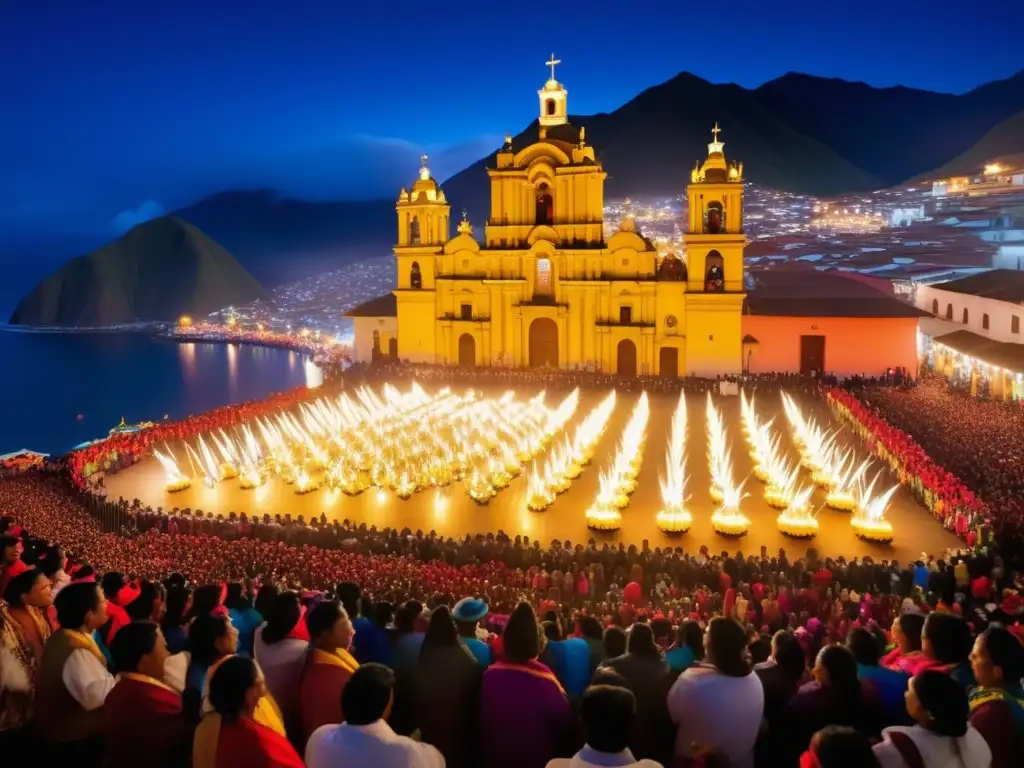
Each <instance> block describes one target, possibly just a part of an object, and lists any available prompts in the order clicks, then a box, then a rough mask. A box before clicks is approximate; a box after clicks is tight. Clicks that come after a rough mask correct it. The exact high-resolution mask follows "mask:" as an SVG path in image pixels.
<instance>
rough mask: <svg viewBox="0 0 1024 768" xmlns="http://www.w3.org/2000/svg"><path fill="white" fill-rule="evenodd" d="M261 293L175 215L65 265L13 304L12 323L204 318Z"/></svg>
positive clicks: (239, 268) (101, 323)
mask: <svg viewBox="0 0 1024 768" xmlns="http://www.w3.org/2000/svg"><path fill="white" fill-rule="evenodd" d="M262 295H263V288H262V287H261V286H260V284H259V283H258V282H256V280H255V279H254V278H253V277H252V275H250V274H249V273H248V272H246V271H245V269H244V268H243V267H242V266H241V265H240V264H239V263H238V262H237V261H236V260H235V259H234V257H233V256H232V255H231V254H230V253H228V252H227V251H226V250H225V249H224V248H223V247H222V246H221V245H219V244H218V243H216V242H214V241H213V240H211V239H210V238H209V237H208V236H207V235H205V234H204V233H203V232H201V231H200V230H199V229H197V228H196V227H194V226H192V225H191V224H189V223H187V222H185V221H182V220H181V219H179V218H177V217H175V216H164V217H162V218H159V219H153V220H152V221H147V222H146V223H144V224H140V225H139V226H137V227H135V228H133V229H132V230H130V231H129V232H128V233H127V234H125V235H124V236H123V237H121V238H120V239H118V240H115V241H114V242H112V243H110V244H109V245H105V246H104V247H102V248H100V249H99V250H97V251H93V252H92V253H90V254H88V255H85V256H78V257H77V258H74V259H71V260H70V261H68V262H67V263H66V264H64V266H62V267H61V268H60V269H58V270H57V271H56V272H54V273H53V274H51V275H50V276H49V277H47V278H46V279H44V280H43V281H42V282H41V283H39V285H37V286H36V287H35V288H34V289H33V290H32V291H31V292H30V293H29V294H28V295H27V296H25V298H23V299H22V300H21V301H20V302H19V303H18V306H17V308H16V309H15V310H14V314H13V315H12V316H11V320H10V322H11V323H12V324H17V325H46V326H78V327H86V326H88V327H101V326H110V325H120V324H123V323H133V322H141V321H159V320H174V319H176V318H178V317H179V316H181V315H183V314H188V315H205V314H208V313H210V312H212V311H214V310H217V309H221V308H222V307H226V306H230V305H233V304H245V303H247V302H249V301H252V300H253V299H256V298H259V297H260V296H262Z"/></svg>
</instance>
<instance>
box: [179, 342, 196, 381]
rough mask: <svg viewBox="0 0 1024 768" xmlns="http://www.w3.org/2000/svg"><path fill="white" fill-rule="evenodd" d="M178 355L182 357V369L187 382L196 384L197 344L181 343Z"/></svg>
mask: <svg viewBox="0 0 1024 768" xmlns="http://www.w3.org/2000/svg"><path fill="white" fill-rule="evenodd" d="M178 357H179V358H181V371H182V374H183V378H184V379H185V383H186V384H194V383H195V380H196V345H195V344H179V345H178Z"/></svg>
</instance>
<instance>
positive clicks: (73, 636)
mask: <svg viewBox="0 0 1024 768" xmlns="http://www.w3.org/2000/svg"><path fill="white" fill-rule="evenodd" d="M63 631H64V632H66V633H67V635H68V640H69V641H70V642H69V645H71V647H73V648H74V649H75V650H81V651H89V653H91V654H92V655H93V656H95V657H96V658H97V659H99V662H100V664H102V665H103V668H104V669H106V668H107V657H106V656H104V655H103V651H101V650H100V647H99V646H98V645H96V641H95V640H93V639H92V635H87V634H85V632H79V631H78V630H77V629H65V630H63Z"/></svg>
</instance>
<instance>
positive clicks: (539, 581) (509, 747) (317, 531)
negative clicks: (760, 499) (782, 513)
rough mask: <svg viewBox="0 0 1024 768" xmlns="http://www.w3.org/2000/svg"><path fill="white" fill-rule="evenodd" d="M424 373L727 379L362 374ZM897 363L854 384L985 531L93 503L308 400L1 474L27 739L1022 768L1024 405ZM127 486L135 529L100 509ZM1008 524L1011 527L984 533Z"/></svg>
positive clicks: (92, 758) (1, 684)
mask: <svg viewBox="0 0 1024 768" xmlns="http://www.w3.org/2000/svg"><path fill="white" fill-rule="evenodd" d="M404 376H408V377H414V378H416V379H417V380H421V381H444V382H445V383H455V384H459V385H467V386H489V385H498V386H516V387H530V386H537V387H538V388H541V387H543V388H547V389H559V388H574V387H581V388H590V387H604V386H610V385H614V386H617V387H619V388H620V389H623V388H624V389H627V390H629V389H630V388H635V389H639V388H640V387H641V386H644V384H645V383H646V385H647V386H646V387H645V388H647V389H650V390H655V391H679V389H680V388H685V389H686V390H687V391H694V392H703V391H708V390H709V389H710V388H712V387H718V386H720V384H719V382H717V381H710V380H698V379H682V380H678V382H673V381H666V380H663V379H659V380H650V381H646V380H644V379H637V380H635V381H633V382H629V381H628V380H622V379H617V378H614V377H605V376H603V375H600V374H595V373H591V372H586V371H565V372H554V371H545V372H536V371H535V372H523V371H512V370H508V369H454V368H441V367H432V366H431V367H427V366H402V367H401V368H400V369H398V368H394V367H391V366H380V365H378V366H372V367H362V366H355V367H353V368H351V369H349V370H347V371H346V372H345V374H344V376H343V377H341V379H340V380H339V384H340V385H341V386H351V385H355V384H358V383H361V382H363V381H372V380H375V379H377V378H379V377H386V378H388V379H389V380H394V379H396V378H402V377H404ZM837 383H838V382H835V381H834V380H805V379H799V378H795V377H786V376H766V377H757V378H755V379H748V380H746V381H745V382H744V386H746V387H748V388H750V389H753V390H755V391H774V390H777V389H779V388H783V387H785V388H787V389H803V390H806V391H808V392H813V393H822V392H823V391H824V389H823V387H825V386H833V387H834V385H836V384H837ZM883 383H886V384H891V383H893V382H877V381H868V380H854V381H847V382H844V385H845V386H846V387H847V388H848V389H847V390H840V389H834V388H833V389H831V390H829V396H830V399H831V402H832V404H833V407H836V408H840V409H843V413H841V414H840V415H842V417H843V418H845V419H846V420H847V422H848V423H850V424H851V425H854V426H855V428H857V430H858V431H859V432H860V433H861V436H862V437H863V438H864V439H865V440H866V441H867V442H868V444H869V447H870V448H871V449H872V450H874V451H875V452H877V453H878V455H880V456H881V457H882V458H883V459H885V460H888V461H890V463H893V466H894V469H895V470H897V471H898V472H899V473H900V476H901V480H902V481H903V482H905V483H906V484H907V485H908V486H909V487H911V488H912V489H914V490H915V492H918V493H919V496H920V497H921V498H922V501H923V502H924V503H926V504H927V505H928V506H929V508H930V509H931V510H932V511H933V513H935V514H936V516H937V517H938V518H939V519H940V520H942V521H943V522H944V523H945V524H946V525H948V526H950V527H951V528H953V529H954V530H957V532H958V533H961V535H964V536H965V538H966V539H968V541H969V543H970V545H971V546H970V548H969V549H965V550H963V551H957V552H947V553H942V554H941V555H940V554H939V553H935V556H922V559H921V560H920V561H917V562H912V563H899V562H895V561H887V560H878V561H876V560H874V559H872V558H869V557H865V558H853V559H849V560H847V559H845V558H843V557H835V558H823V557H821V556H819V554H818V553H817V552H816V551H815V550H814V549H808V550H806V551H804V552H786V551H784V550H779V551H778V552H776V553H774V554H771V553H769V552H767V551H766V550H765V548H761V550H760V552H758V553H756V554H755V553H751V552H747V553H743V552H734V553H728V552H720V553H713V552H710V551H709V550H708V549H707V548H706V547H702V548H701V549H700V550H699V551H688V550H684V548H683V547H671V548H670V547H665V548H659V547H655V548H653V549H652V548H651V547H649V545H648V542H646V541H644V542H640V543H639V544H637V545H634V546H625V545H622V544H620V545H618V546H611V545H607V544H604V545H598V544H597V543H596V542H594V541H593V540H590V541H587V542H571V541H564V542H558V541H554V542H550V543H549V544H543V543H541V542H539V541H531V540H530V539H529V538H526V537H519V536H514V537H513V536H509V535H506V534H505V533H504V532H502V531H497V532H494V533H492V534H488V535H478V536H475V537H474V536H466V537H465V538H463V539H460V540H455V539H451V538H445V537H442V536H439V535H437V534H436V533H435V532H433V531H428V532H424V531H411V530H408V529H406V530H402V531H396V530H391V529H381V530H378V529H376V528H374V527H372V526H369V527H368V526H366V525H362V524H356V523H352V522H350V521H347V520H346V521H340V522H328V521H327V520H326V519H325V518H323V517H321V518H319V519H311V520H308V521H307V520H304V519H302V518H301V517H297V518H295V519H292V517H291V516H290V515H287V514H286V515H275V516H273V517H271V516H269V515H264V516H263V517H262V518H260V519H256V518H248V517H246V516H245V515H238V516H235V515H230V516H228V517H220V516H218V517H215V518H211V517H209V516H203V515H202V514H201V513H198V512H196V513H192V512H191V511H184V512H179V511H173V512H171V513H168V514H164V513H163V511H162V510H149V509H145V508H143V507H142V506H141V505H140V504H138V503H129V502H123V501H122V502H116V503H114V502H103V503H99V504H98V503H97V496H98V495H101V493H102V487H101V485H97V484H96V483H95V482H94V481H93V480H88V479H87V478H89V477H91V476H93V475H95V476H97V477H98V476H99V475H100V474H101V471H100V470H102V469H103V468H104V467H105V466H107V465H109V468H110V469H112V470H116V469H117V467H118V466H121V465H122V462H123V463H130V462H131V461H134V460H137V458H139V457H140V456H142V455H144V454H145V453H146V452H147V451H148V450H150V449H151V446H152V445H154V444H155V443H157V442H159V441H163V440H167V439H175V438H180V437H184V436H191V435H193V434H196V433H197V432H201V431H206V430H208V429H210V428H216V427H220V426H229V425H231V424H235V423H237V422H238V421H240V420H242V419H245V418H251V417H252V416H254V415H258V414H261V413H265V412H267V411H268V410H270V409H272V408H281V407H288V406H289V405H292V404H294V403H295V402H298V401H300V400H302V399H304V398H307V397H310V396H311V395H314V394H319V393H310V392H309V391H296V392H291V393H283V394H281V395H278V396H275V398H272V399H271V400H268V401H264V402H262V403H249V404H244V405H241V406H230V407H227V408H223V409H218V410H217V411H213V412H210V413H208V414H203V415H201V416H198V417H193V418H191V419H188V420H185V421H182V422H175V423H173V424H171V423H168V424H162V425H159V426H157V427H155V428H153V429H151V430H147V431H144V432H139V433H135V434H133V435H123V436H118V437H115V438H113V439H112V440H111V441H107V442H106V443H104V444H100V445H98V446H94V447H92V448H90V449H86V451H84V452H80V453H79V454H75V455H73V456H71V457H70V458H69V460H67V461H66V462H65V463H64V464H62V465H60V466H58V467H50V468H48V469H47V470H45V471H30V472H27V473H24V474H21V475H19V476H16V477H7V478H0V754H3V755H5V757H6V756H7V755H12V756H20V755H26V756H28V757H29V758H30V759H35V760H37V761H38V760H39V759H43V760H44V762H47V763H48V764H49V763H50V762H52V763H53V764H57V763H59V762H63V761H68V762H72V761H73V762H74V763H76V764H78V765H82V766H88V765H100V764H105V765H109V766H114V767H116V766H121V765H124V766H129V765H132V766H135V765H140V764H147V763H149V764H152V765H155V766H164V765H166V766H184V765H189V764H192V765H195V766H197V767H201V768H225V767H226V766H235V765H246V766H249V765H253V766H268V767H269V766H301V765H309V766H317V767H319V766H335V765H338V766H347V765H354V766H375V767H376V766H380V767H381V768H385V767H387V766H442V765H450V766H485V767H487V766H495V767H496V768H505V767H506V766H508V768H513V766H515V768H531V766H536V767H537V768H541V767H542V766H548V767H549V768H561V767H563V766H565V767H570V768H587V767H588V766H632V765H636V766H644V767H645V768H655V766H658V765H662V766H666V768H668V767H669V766H671V767H672V768H678V767H680V766H706V767H707V768H715V766H718V767H719V768H721V767H722V766H729V767H732V768H737V767H740V768H742V767H746V766H755V765H757V766H772V767H774V766H796V765H800V766H801V767H803V766H807V767H808V768H812V767H814V766H819V767H820V768H846V767H847V766H849V767H851V768H852V767H853V766H856V767H857V768H860V767H862V766H863V767H865V768H870V766H876V765H877V766H882V767H883V768H889V767H890V766H891V767H892V768H904V767H905V768H920V766H925V768H945V766H950V768H952V767H953V766H956V767H957V768H985V767H986V766H996V767H997V768H1003V766H1007V767H1009V766H1018V765H1020V764H1022V761H1024V689H1022V687H1021V685H1022V678H1024V645H1022V642H1024V626H1022V622H1024V618H1022V616H1024V598H1022V597H1021V594H1022V590H1024V581H1022V577H1021V574H1020V572H1019V570H1018V565H1019V560H1018V559H1016V557H1015V556H1014V557H1013V558H1011V557H1006V558H1005V559H1004V555H1005V554H1007V553H1009V554H1010V555H1014V554H1015V553H1014V550H1013V548H1012V546H1011V547H1010V548H1009V549H1007V548H1006V547H1005V546H1004V539H1005V538H1006V536H1005V534H1006V533H1007V531H1008V530H1009V529H1010V528H1009V527H1010V523H1007V522H1006V520H1011V521H1012V519H1013V514H1014V512H1013V510H1014V509H1017V508H1015V507H1013V506H1012V503H1013V502H1014V501H1017V503H1019V500H1016V499H1015V498H1014V493H1016V494H1017V495H1018V496H1019V493H1020V490H1021V487H1020V485H1021V484H1020V483H1019V482H1018V481H1019V480H1020V473H1019V468H1017V467H1016V466H1015V465H1013V460H1012V459H1011V460H1009V461H1005V462H1003V463H1002V464H1001V465H1000V466H1001V470H1000V471H998V472H992V471H988V470H986V471H980V470H978V469H977V468H976V467H975V465H974V463H973V462H972V458H973V460H974V462H976V461H977V460H978V459H979V458H980V457H985V459H987V458H989V457H991V458H992V460H994V458H995V456H996V455H997V453H996V446H993V445H991V444H990V443H993V442H994V441H992V440H991V437H989V444H986V442H985V441H984V440H982V439H981V438H979V437H976V436H975V435H977V433H982V434H984V430H985V429H986V428H987V427H988V426H990V425H991V426H992V427H993V431H992V434H994V435H997V436H998V439H1000V440H1002V439H1004V438H1005V439H1006V440H1014V439H1016V438H1015V437H1014V436H1015V435H1016V433H1015V432H1013V429H1015V428H1018V427H1019V426H1020V422H1019V421H1017V422H1016V425H1017V426H1016V427H1015V426H1013V425H1014V422H1013V419H1014V418H1019V417H1015V415H1014V414H1013V413H1012V412H1009V411H1007V412H1006V413H1005V414H1004V413H994V412H992V411H989V410H986V409H988V408H996V409H998V408H1001V407H1002V406H998V405H995V404H981V405H983V406H984V407H983V408H982V409H977V410H976V408H975V406H974V405H972V404H971V403H970V401H967V402H966V403H965V402H961V401H959V400H955V401H953V400H948V401H947V399H946V398H953V397H955V396H951V395H949V394H947V393H945V392H944V391H942V390H941V388H940V387H938V386H936V385H935V384H934V383H932V382H928V381H926V382H924V383H923V384H922V385H921V386H919V387H917V388H915V389H913V390H910V391H899V390H894V389H891V388H886V387H882V386H878V385H879V384H883ZM851 391H852V392H855V393H856V395H857V397H854V396H853V395H851V394H849V392H851ZM945 408H953V410H954V412H955V413H958V414H960V416H959V418H953V417H950V416H949V415H948V414H947V413H945V412H944V411H943V409H945ZM929 415H930V416H931V417H932V418H933V419H934V421H929V420H928V416H929ZM935 423H939V424H941V425H942V426H940V427H938V428H933V427H928V426H925V425H927V424H932V425H934V424H935ZM972 424H973V426H971V425H972ZM979 424H981V425H982V427H981V428H979V427H978V425H979ZM953 429H960V430H961V432H960V433H958V434H959V438H956V439H954V438H949V437H947V434H948V432H949V431H950V430H953ZM147 433H149V434H147ZM958 440H959V442H958ZM1019 446H1020V443H1018V442H1014V443H1012V444H1011V445H1009V446H1008V447H1007V451H1008V455H1009V456H1010V457H1013V456H1014V455H1015V454H1013V451H1014V450H1018V449H1019ZM929 455H931V456H933V457H934V458H935V459H936V460H937V461H932V459H931V458H929ZM983 460H984V459H983ZM111 461H113V462H114V464H110V462H111ZM1015 483H1016V485H1015ZM915 484H916V485H915ZM926 491H927V494H926V493H925V492H926ZM975 494H977V495H975ZM109 507H114V508H116V510H117V515H116V517H115V518H113V519H115V520H116V521H117V523H116V525H115V526H113V527H112V526H111V522H110V521H111V518H110V517H98V515H99V514H101V513H100V511H99V510H101V509H107V508H109ZM1004 510H1009V511H1010V514H1009V515H1008V516H1002V517H1001V515H1003V512H1004ZM989 520H991V522H992V526H993V527H995V528H996V532H997V535H996V537H995V538H994V540H992V539H990V538H988V537H985V538H984V540H978V538H977V535H976V532H977V531H979V530H984V529H985V527H986V526H987V524H988V522H989ZM101 521H102V522H101ZM972 534H973V535H974V538H973V539H972V538H971V535H972Z"/></svg>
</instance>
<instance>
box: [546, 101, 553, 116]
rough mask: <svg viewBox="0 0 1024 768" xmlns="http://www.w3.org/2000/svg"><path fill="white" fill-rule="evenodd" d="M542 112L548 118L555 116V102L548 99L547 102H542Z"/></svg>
mask: <svg viewBox="0 0 1024 768" xmlns="http://www.w3.org/2000/svg"><path fill="white" fill-rule="evenodd" d="M544 111H545V112H547V114H548V117H551V116H553V115H554V114H555V100H554V99H548V100H547V101H545V102H544Z"/></svg>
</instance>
